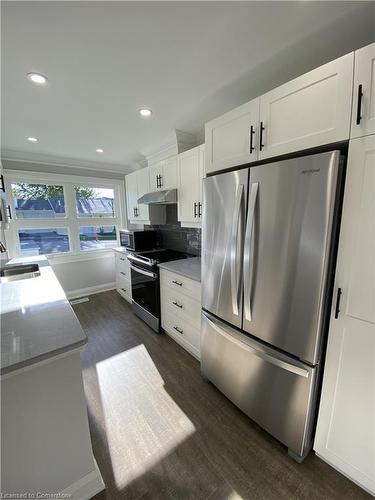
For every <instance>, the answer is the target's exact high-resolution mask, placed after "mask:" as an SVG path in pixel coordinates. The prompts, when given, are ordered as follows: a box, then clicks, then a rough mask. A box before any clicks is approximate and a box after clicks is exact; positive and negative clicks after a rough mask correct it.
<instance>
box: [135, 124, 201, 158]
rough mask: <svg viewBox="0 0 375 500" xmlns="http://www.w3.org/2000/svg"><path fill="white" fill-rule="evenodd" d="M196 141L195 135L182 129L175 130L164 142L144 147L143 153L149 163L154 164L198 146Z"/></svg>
mask: <svg viewBox="0 0 375 500" xmlns="http://www.w3.org/2000/svg"><path fill="white" fill-rule="evenodd" d="M196 141H197V139H196V137H195V135H193V134H189V133H188V132H183V131H182V130H174V131H173V132H171V133H170V134H169V136H168V137H167V138H166V139H165V141H164V142H163V143H161V144H160V143H159V144H158V145H156V146H155V145H154V146H152V147H150V148H147V149H144V150H143V151H142V154H143V155H144V156H145V157H146V158H147V164H148V165H152V164H154V163H157V162H158V161H161V160H165V159H166V158H169V157H170V156H173V155H177V154H178V153H182V152H183V151H186V150H187V149H191V148H193V147H194V146H196Z"/></svg>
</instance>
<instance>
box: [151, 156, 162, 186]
mask: <svg viewBox="0 0 375 500" xmlns="http://www.w3.org/2000/svg"><path fill="white" fill-rule="evenodd" d="M148 173H149V187H150V192H153V191H159V190H160V189H162V187H161V179H162V176H163V162H162V161H159V162H157V163H155V164H154V165H151V166H150V167H148Z"/></svg>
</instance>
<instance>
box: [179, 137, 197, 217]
mask: <svg viewBox="0 0 375 500" xmlns="http://www.w3.org/2000/svg"><path fill="white" fill-rule="evenodd" d="M199 179H200V172H199V146H198V147H197V148H193V149H190V150H189V151H185V152H184V153H181V154H179V155H178V198H177V211H178V220H179V221H181V222H185V223H186V222H188V223H192V224H193V226H195V225H197V224H198V223H199V216H198V213H199V212H198V211H199V206H198V203H199V197H200V180H199Z"/></svg>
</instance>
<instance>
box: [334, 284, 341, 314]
mask: <svg viewBox="0 0 375 500" xmlns="http://www.w3.org/2000/svg"><path fill="white" fill-rule="evenodd" d="M341 295H342V290H341V288H338V289H337V296H336V307H335V319H337V318H338V317H339V313H340V300H341Z"/></svg>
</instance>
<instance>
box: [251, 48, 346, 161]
mask: <svg viewBox="0 0 375 500" xmlns="http://www.w3.org/2000/svg"><path fill="white" fill-rule="evenodd" d="M353 60H354V53H353V52H352V53H350V54H347V55H345V56H343V57H340V58H339V59H336V60H335V61H332V62H330V63H328V64H325V65H324V66H321V67H320V68H317V69H314V70H313V71H310V72H309V73H306V74H305V75H303V76H300V77H299V78H296V79H294V80H292V81H290V82H288V83H286V84H284V85H281V86H280V87H277V88H276V89H274V90H271V91H270V92H268V93H267V94H264V95H262V96H261V98H260V120H261V123H260V126H261V127H262V126H263V127H264V128H263V130H262V131H261V133H260V139H259V142H260V145H259V149H260V151H259V158H260V159H264V158H269V157H273V156H278V155H282V154H286V153H291V152H293V151H300V150H303V149H307V148H312V147H315V146H320V145H323V144H329V143H333V142H338V141H343V140H347V139H348V138H349V128H350V116H351V103H352V83H353Z"/></svg>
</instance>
